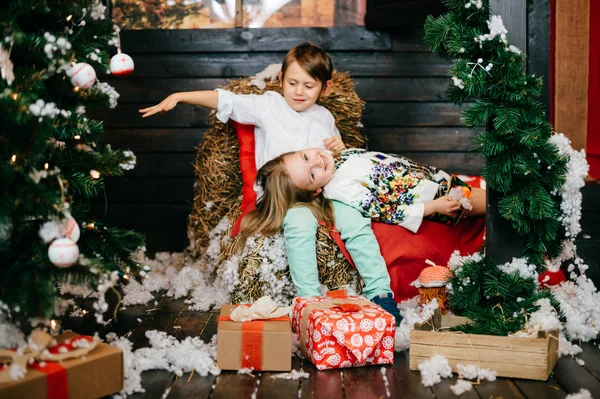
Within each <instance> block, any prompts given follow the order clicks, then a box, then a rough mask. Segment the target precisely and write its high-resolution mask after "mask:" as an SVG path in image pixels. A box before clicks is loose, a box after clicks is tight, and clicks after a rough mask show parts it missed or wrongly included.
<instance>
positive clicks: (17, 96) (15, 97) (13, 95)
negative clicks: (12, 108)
mask: <svg viewBox="0 0 600 399" xmlns="http://www.w3.org/2000/svg"><path fill="white" fill-rule="evenodd" d="M10 97H11V98H12V99H13V100H15V101H17V98H19V95H18V94H17V93H12V94H11V95H10Z"/></svg>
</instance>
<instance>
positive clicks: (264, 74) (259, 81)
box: [248, 64, 281, 90]
mask: <svg viewBox="0 0 600 399" xmlns="http://www.w3.org/2000/svg"><path fill="white" fill-rule="evenodd" d="M280 71H281V64H271V65H269V66H267V67H266V68H265V69H264V70H263V71H261V72H259V73H257V74H256V75H255V76H254V77H253V78H252V80H250V83H248V86H256V87H257V88H259V89H260V90H264V89H265V87H266V86H267V84H266V82H273V81H274V80H275V79H277V75H278V74H279V72H280Z"/></svg>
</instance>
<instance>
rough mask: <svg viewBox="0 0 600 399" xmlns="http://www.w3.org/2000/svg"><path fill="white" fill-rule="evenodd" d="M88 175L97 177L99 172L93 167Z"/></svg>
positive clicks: (93, 177)
mask: <svg viewBox="0 0 600 399" xmlns="http://www.w3.org/2000/svg"><path fill="white" fill-rule="evenodd" d="M90 176H92V179H99V178H100V172H98V171H97V170H95V169H92V170H90Z"/></svg>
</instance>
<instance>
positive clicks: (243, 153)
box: [231, 122, 485, 301]
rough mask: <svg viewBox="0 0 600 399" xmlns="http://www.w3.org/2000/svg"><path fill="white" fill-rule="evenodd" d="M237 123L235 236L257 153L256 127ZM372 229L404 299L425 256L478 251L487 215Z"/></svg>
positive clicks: (438, 259) (476, 183) (474, 181)
mask: <svg viewBox="0 0 600 399" xmlns="http://www.w3.org/2000/svg"><path fill="white" fill-rule="evenodd" d="M234 126H235V129H236V132H237V137H238V141H239V143H240V167H241V172H242V182H243V188H242V195H243V198H242V214H241V215H240V217H239V218H238V219H237V220H236V222H235V225H234V227H233V230H232V232H231V236H232V237H233V236H235V235H237V234H238V233H239V225H240V222H241V220H242V217H243V216H244V215H245V214H246V213H248V212H249V211H251V210H252V209H254V204H255V202H256V193H255V192H254V181H255V180H256V172H257V170H256V161H255V159H256V158H255V156H254V146H255V141H254V126H251V125H242V124H239V123H235V122H234ZM461 179H462V180H464V181H465V182H467V183H469V184H470V185H471V186H473V187H480V179H479V178H478V177H476V176H473V177H463V176H461ZM373 232H374V233H375V237H377V241H378V242H379V246H380V248H381V254H382V255H383V258H384V259H385V263H386V265H387V268H388V272H389V273H390V277H391V280H392V291H393V292H394V297H395V298H396V300H397V301H402V300H405V299H408V298H412V297H413V296H415V295H417V294H418V291H417V289H416V288H415V287H413V286H411V285H410V283H412V282H413V281H414V280H416V279H417V277H419V274H420V273H421V270H423V269H424V268H425V267H426V266H427V265H426V264H425V260H426V259H430V260H432V261H434V262H435V263H437V264H440V265H445V264H446V263H447V262H448V259H449V258H450V255H451V254H452V252H454V251H455V250H459V251H460V252H461V254H462V255H466V254H472V253H474V252H476V251H477V250H479V249H480V248H481V246H482V244H483V236H484V232H485V218H483V217H480V218H463V219H462V220H461V221H460V223H458V224H457V225H455V226H449V225H446V224H443V223H437V222H432V221H429V220H423V222H422V224H421V227H420V228H419V232H418V233H417V234H414V233H411V232H410V231H408V230H406V229H405V228H403V227H400V226H395V225H389V224H385V223H380V222H373ZM333 238H334V240H335V241H336V243H337V244H338V246H339V247H340V249H341V250H342V253H343V254H344V255H345V256H346V258H347V259H348V260H349V261H350V263H352V259H350V255H349V254H348V251H346V248H345V246H344V243H343V242H342V240H341V239H340V238H339V235H337V236H333Z"/></svg>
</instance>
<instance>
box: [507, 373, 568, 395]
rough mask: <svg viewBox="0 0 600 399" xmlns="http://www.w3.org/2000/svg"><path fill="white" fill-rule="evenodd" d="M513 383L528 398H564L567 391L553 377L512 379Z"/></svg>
mask: <svg viewBox="0 0 600 399" xmlns="http://www.w3.org/2000/svg"><path fill="white" fill-rule="evenodd" d="M513 381H514V383H515V384H516V385H517V386H518V387H519V389H520V390H521V392H523V393H524V394H525V396H527V397H528V398H544V399H564V398H565V397H566V396H567V393H566V392H565V391H564V390H563V389H562V388H561V387H560V385H558V383H557V382H556V380H555V379H554V378H553V377H550V378H548V380H547V381H533V380H522V379H518V378H517V379H514V380H513Z"/></svg>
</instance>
